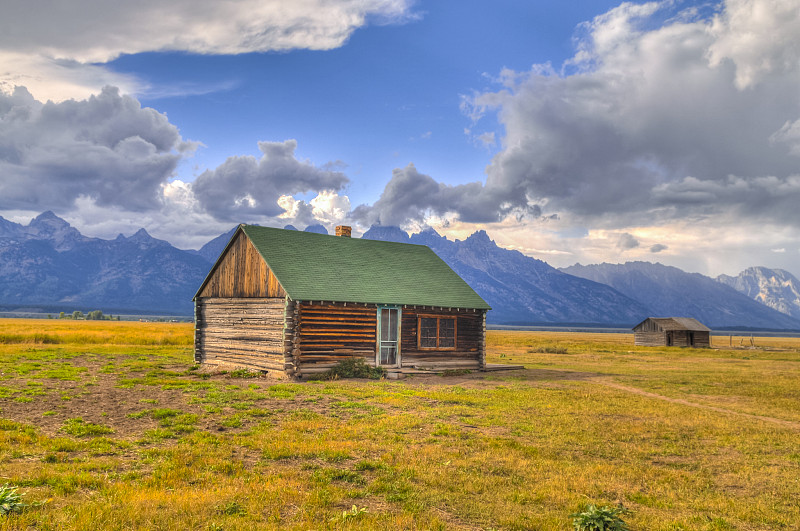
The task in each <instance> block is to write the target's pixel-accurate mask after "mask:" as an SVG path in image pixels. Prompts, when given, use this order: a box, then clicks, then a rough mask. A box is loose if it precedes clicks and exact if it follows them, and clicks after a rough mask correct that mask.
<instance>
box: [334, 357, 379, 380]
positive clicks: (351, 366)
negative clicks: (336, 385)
mask: <svg viewBox="0 0 800 531" xmlns="http://www.w3.org/2000/svg"><path fill="white" fill-rule="evenodd" d="M385 375H386V370H385V369H384V368H383V367H370V366H369V365H367V362H366V360H365V359H364V358H347V359H345V360H342V361H340V362H339V363H337V364H336V366H335V367H332V368H331V370H329V371H327V372H325V373H323V374H322V379H323V380H338V379H339V378H370V379H373V380H380V379H381V378H383V377H384V376H385Z"/></svg>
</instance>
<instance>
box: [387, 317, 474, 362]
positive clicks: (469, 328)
mask: <svg viewBox="0 0 800 531" xmlns="http://www.w3.org/2000/svg"><path fill="white" fill-rule="evenodd" d="M420 314H422V315H437V316H442V317H450V316H455V317H456V348H455V349H454V350H425V349H420V348H419V347H417V335H418V333H419V330H418V325H417V317H418V316H419V315H420ZM485 323H486V321H485V312H483V311H473V310H462V309H450V310H445V309H437V310H435V311H434V310H431V309H424V308H403V317H402V323H401V327H400V335H401V347H400V349H401V350H400V358H401V361H402V365H403V367H418V368H425V369H443V368H444V369H471V370H477V369H482V368H483V367H485V364H486V343H485V338H486V335H485V326H486V324H485Z"/></svg>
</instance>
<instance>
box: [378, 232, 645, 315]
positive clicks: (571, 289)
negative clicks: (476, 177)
mask: <svg viewBox="0 0 800 531" xmlns="http://www.w3.org/2000/svg"><path fill="white" fill-rule="evenodd" d="M363 238H366V239H372V240H383V241H394V242H400V243H415V244H419V245H427V246H428V247H430V248H431V249H432V250H433V251H434V252H435V253H436V254H437V255H439V257H440V258H441V259H442V260H444V261H445V262H446V263H447V264H448V265H449V266H450V267H451V268H452V269H453V270H454V271H455V272H456V273H458V274H459V275H460V276H461V277H462V278H463V279H464V280H465V281H466V282H467V284H469V285H470V286H471V287H472V288H473V289H474V290H475V291H477V292H478V294H479V295H480V296H481V297H483V299H484V300H485V301H486V302H488V303H489V305H490V306H491V307H492V311H491V312H489V316H488V317H487V319H489V320H490V321H491V322H495V323H515V324H534V323H556V322H558V323H587V324H588V323H596V324H633V323H636V322H637V319H639V318H640V317H641V318H642V319H643V318H644V317H642V316H646V315H647V310H646V308H645V307H643V306H642V305H641V304H639V303H637V302H636V301H634V300H631V299H630V298H628V297H626V296H624V295H623V294H621V293H619V292H618V291H616V290H614V289H612V288H609V287H608V286H605V285H603V284H598V283H597V282H592V281H587V280H585V279H582V278H577V277H574V276H571V275H567V274H564V273H562V272H560V271H558V270H557V269H555V268H553V267H551V266H550V265H548V264H546V263H545V262H542V261H541V260H537V259H535V258H531V257H529V256H525V255H524V254H522V253H520V252H519V251H511V250H508V249H503V248H501V247H498V246H497V245H496V244H495V243H494V242H493V241H492V240H491V239H490V238H489V236H488V235H487V234H486V232H485V231H482V230H481V231H478V232H475V233H474V234H472V235H471V236H470V237H469V238H467V239H466V240H463V241H460V240H456V241H452V240H448V239H447V238H445V237H444V236H441V235H439V234H438V233H437V232H436V231H435V230H433V229H426V230H424V231H422V232H420V233H417V234H412V235H411V236H409V235H408V234H407V233H406V232H404V231H403V230H401V229H400V228H398V227H382V226H373V227H372V228H370V229H369V230H368V231H367V232H366V233H364V235H363Z"/></svg>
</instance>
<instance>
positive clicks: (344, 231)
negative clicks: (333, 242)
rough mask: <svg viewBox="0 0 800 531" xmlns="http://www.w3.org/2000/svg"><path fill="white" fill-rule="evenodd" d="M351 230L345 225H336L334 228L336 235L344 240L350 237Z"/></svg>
mask: <svg viewBox="0 0 800 531" xmlns="http://www.w3.org/2000/svg"><path fill="white" fill-rule="evenodd" d="M352 230H353V229H352V228H351V227H348V226H347V225H337V226H336V235H337V236H343V237H345V238H349V237H350V233H351V232H352Z"/></svg>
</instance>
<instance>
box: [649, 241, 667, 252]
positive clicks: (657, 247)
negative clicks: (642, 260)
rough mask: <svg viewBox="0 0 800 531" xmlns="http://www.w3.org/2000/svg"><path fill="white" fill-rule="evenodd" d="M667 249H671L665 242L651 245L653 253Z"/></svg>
mask: <svg viewBox="0 0 800 531" xmlns="http://www.w3.org/2000/svg"><path fill="white" fill-rule="evenodd" d="M667 249H669V247H667V246H666V245H664V244H663V243H657V244H655V245H651V246H650V252H651V253H660V252H661V251H666V250H667Z"/></svg>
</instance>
